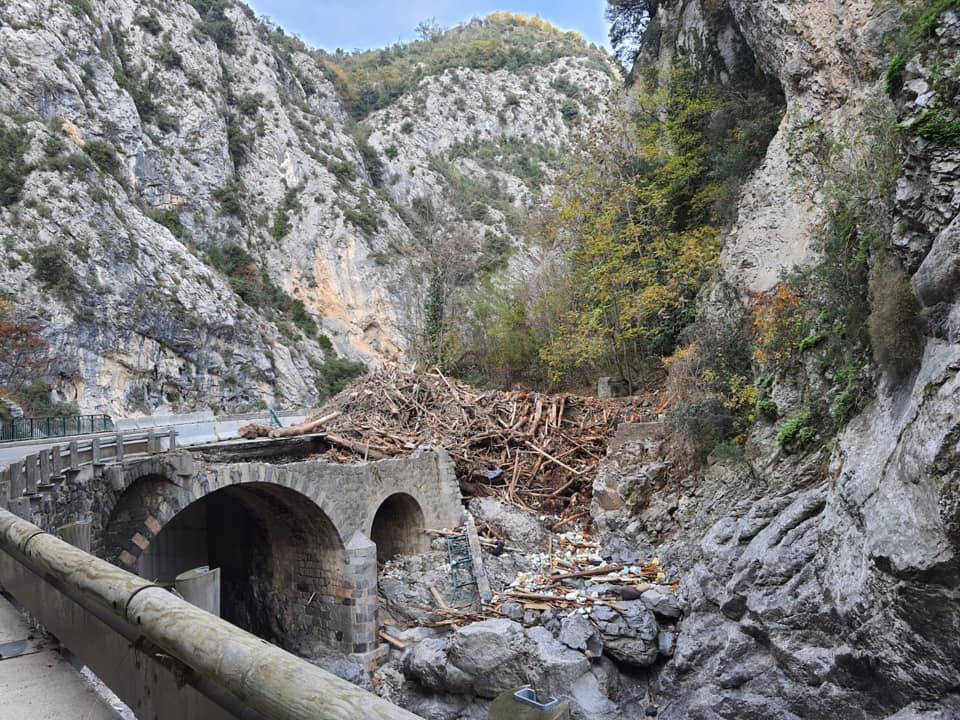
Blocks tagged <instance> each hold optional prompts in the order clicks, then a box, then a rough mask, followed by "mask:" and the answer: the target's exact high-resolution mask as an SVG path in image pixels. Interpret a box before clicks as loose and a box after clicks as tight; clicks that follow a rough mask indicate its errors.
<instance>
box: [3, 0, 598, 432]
mask: <svg viewBox="0 0 960 720" xmlns="http://www.w3.org/2000/svg"><path fill="white" fill-rule="evenodd" d="M475 22H476V23H479V25H480V26H482V25H483V22H482V21H475ZM515 30H516V32H517V33H525V32H526V33H527V34H526V35H525V41H526V42H528V43H531V42H532V43H533V44H537V43H545V44H547V45H549V44H550V43H551V42H553V41H554V37H555V36H556V37H562V34H561V33H559V32H557V31H554V30H552V29H547V28H534V27H530V28H526V27H524V24H523V23H522V22H520V24H519V25H518V26H517V27H516V28H515ZM529 33H541V34H542V35H543V37H542V38H541V37H540V36H539V35H537V36H535V37H533V39H532V40H531V36H530V35H529ZM506 36H507V37H508V40H509V36H508V34H507V35H506ZM564 39H565V41H566V42H565V44H564V45H563V49H561V50H556V51H554V52H552V53H551V54H549V56H545V57H549V60H544V61H543V62H542V63H541V62H540V61H539V60H537V61H536V62H530V63H528V64H526V65H524V66H523V67H522V68H514V69H512V70H506V69H504V70H494V69H471V68H469V67H467V68H462V69H461V68H457V67H447V68H445V69H444V71H443V72H441V73H439V74H437V75H427V76H426V77H423V78H422V79H421V80H420V81H419V83H418V84H416V85H414V86H413V87H412V88H411V89H410V90H409V92H407V93H404V94H401V95H400V96H399V97H397V98H395V99H394V100H393V101H392V103H391V104H389V105H387V106H386V107H384V108H382V109H380V110H379V111H378V112H376V113H374V114H372V115H370V116H369V117H366V118H363V119H362V121H360V122H358V121H357V119H355V118H351V117H349V116H348V113H347V112H346V110H345V109H344V104H343V102H342V101H341V98H340V97H339V96H338V91H337V89H336V88H335V87H334V85H333V84H332V83H331V81H330V80H329V79H328V76H329V75H330V69H329V67H328V66H327V64H326V63H325V62H324V60H323V58H322V57H321V56H320V55H319V54H317V53H313V52H309V51H307V49H306V48H304V47H303V46H302V44H300V43H298V42H295V41H293V40H291V38H289V37H288V36H285V35H284V34H283V33H282V31H277V30H276V29H274V28H272V27H269V26H268V25H266V24H264V23H263V22H261V21H259V20H257V19H256V18H254V17H253V14H252V13H251V12H250V11H249V9H247V8H245V7H244V6H242V5H239V4H236V5H235V4H232V3H229V2H224V3H216V2H214V3H202V2H196V3H193V4H191V3H188V2H173V3H147V4H144V3H134V2H124V1H123V0H75V1H74V2H63V1H50V2H42V1H41V2H38V1H36V0H14V1H13V2H8V3H4V4H3V7H2V8H0V49H2V52H0V126H2V128H3V132H4V137H5V138H8V139H9V140H10V143H9V147H11V149H12V151H11V161H10V170H11V175H12V176H14V179H15V181H16V182H17V183H22V188H21V189H19V190H18V191H17V192H15V193H14V194H13V195H12V196H11V197H10V198H9V199H6V200H5V202H4V203H3V206H0V215H2V221H0V227H2V230H0V243H2V247H3V262H2V263H0V289H2V290H3V292H4V293H5V294H6V295H7V296H8V297H9V298H10V299H12V300H13V301H14V303H15V305H16V307H17V308H18V312H20V313H22V314H26V315H32V316H35V317H38V318H39V319H40V320H41V322H42V324H43V326H44V335H45V337H46V338H47V339H48V341H49V342H50V343H51V351H52V352H51V354H52V355H53V357H54V358H55V366H54V372H53V377H51V380H52V381H53V384H54V386H55V391H56V394H57V396H58V397H60V398H61V399H66V400H72V401H76V402H77V403H78V404H79V405H80V407H81V408H82V409H83V410H84V411H107V412H113V413H119V414H122V413H125V412H130V411H149V410H153V411H158V410H162V411H170V410H177V409H188V408H194V407H207V406H212V407H214V408H236V409H240V408H244V407H251V406H257V405H261V404H263V403H269V404H307V403H311V402H313V401H314V400H315V398H316V396H317V392H318V388H317V379H318V378H319V379H321V380H322V379H323V378H324V377H325V373H327V374H328V371H329V370H330V369H331V367H332V368H333V369H334V370H336V369H338V367H339V366H335V365H331V362H335V361H332V360H331V359H332V358H335V357H336V356H337V355H341V356H345V357H347V358H349V359H352V360H359V361H363V362H365V363H377V362H382V361H387V360H397V359H400V358H402V357H404V352H405V350H406V348H407V345H408V342H409V338H410V337H411V336H412V335H414V334H415V333H416V331H417V324H418V317H417V314H418V312H419V305H418V303H419V297H420V291H419V288H420V286H421V284H422V280H423V278H422V273H421V272H420V271H419V269H420V267H421V265H422V260H423V256H424V253H429V252H431V251H435V250H436V248H437V247H439V246H443V245H444V244H445V243H448V242H450V238H451V237H452V236H454V235H456V236H457V237H459V238H460V241H461V246H466V247H467V250H468V252H470V253H473V255H474V257H475V258H477V261H476V262H477V263H482V262H486V263H488V264H491V265H510V264H511V263H512V264H513V265H514V266H516V267H517V268H522V267H523V264H524V263H529V262H530V261H531V256H530V254H529V251H528V249H527V247H526V245H525V242H524V234H523V231H522V227H521V222H520V219H521V218H523V216H524V215H525V213H526V212H527V210H528V209H529V208H530V207H532V206H535V205H537V204H539V203H540V202H542V198H543V197H544V193H545V190H546V187H547V186H548V185H549V182H550V178H551V177H553V175H554V173H555V172H556V170H557V168H558V167H559V164H560V158H561V157H562V156H563V155H564V154H565V153H566V151H567V149H569V147H570V146H571V143H572V142H573V140H574V139H575V138H576V136H577V135H578V134H579V133H581V132H584V128H585V127H586V125H587V123H586V119H587V118H588V117H589V116H590V114H593V113H601V114H602V113H603V112H604V108H605V107H606V105H605V102H606V101H605V99H604V98H605V95H606V93H607V91H608V90H609V89H610V88H612V87H613V85H614V79H613V78H614V73H613V71H612V70H611V68H610V66H608V65H607V64H606V63H605V61H604V60H603V59H602V55H600V54H599V53H597V52H595V51H592V50H590V49H589V48H588V47H587V46H586V45H584V44H583V43H582V42H581V41H577V40H574V39H571V38H564ZM558 47H559V46H558ZM561 78H562V80H561ZM367 136H369V137H370V142H369V143H367V142H366V139H365V138H366V137H367ZM13 155H17V156H18V157H16V158H14V157H13ZM19 156H22V157H23V160H22V161H21V160H20V159H19ZM510 158H513V161H514V162H511V161H510ZM510 168H514V169H513V170H511V169H510ZM480 190H482V191H483V192H480ZM474 195H476V196H477V197H473V196H474ZM425 208H436V209H437V219H436V221H435V224H436V223H439V222H440V220H443V221H444V227H445V228H446V232H445V233H444V234H443V237H439V236H437V237H434V235H438V233H433V234H431V232H432V231H431V232H428V231H427V230H425V225H427V224H428V223H424V222H423V221H422V218H420V217H419V216H418V213H420V214H423V213H424V212H425ZM452 227H457V228H458V230H459V232H457V233H453V232H451V231H450V228H452ZM428 235H429V237H427V236H428ZM428 240H429V242H428ZM511 257H512V258H513V259H511ZM518 271H519V270H518ZM466 281H469V277H467V280H466ZM322 388H323V383H322V382H321V389H322Z"/></svg>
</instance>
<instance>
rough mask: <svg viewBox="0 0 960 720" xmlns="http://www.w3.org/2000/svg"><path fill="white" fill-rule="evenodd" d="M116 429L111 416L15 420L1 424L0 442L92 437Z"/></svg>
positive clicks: (70, 416) (23, 418)
mask: <svg viewBox="0 0 960 720" xmlns="http://www.w3.org/2000/svg"><path fill="white" fill-rule="evenodd" d="M113 429H114V427H113V418H111V417H110V416H109V415H63V416H60V417H40V418H28V417H21V418H14V419H13V420H11V421H9V422H0V442H10V441H12V440H36V439H42V438H56V437H69V436H70V435H92V434H94V433H102V432H110V431H112V430H113Z"/></svg>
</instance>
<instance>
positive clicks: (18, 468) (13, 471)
mask: <svg viewBox="0 0 960 720" xmlns="http://www.w3.org/2000/svg"><path fill="white" fill-rule="evenodd" d="M8 470H9V471H10V490H9V493H10V499H11V500H15V499H16V498H18V497H20V496H21V495H23V491H24V490H25V489H26V487H27V485H26V478H24V476H23V461H22V460H16V461H14V463H13V465H11V466H10V467H9V468H8Z"/></svg>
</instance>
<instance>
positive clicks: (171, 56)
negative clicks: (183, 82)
mask: <svg viewBox="0 0 960 720" xmlns="http://www.w3.org/2000/svg"><path fill="white" fill-rule="evenodd" d="M154 58H155V59H156V60H157V62H159V63H160V64H161V65H163V66H164V67H167V68H171V69H172V68H181V67H183V56H182V55H181V54H180V53H178V52H177V51H176V50H174V49H173V46H172V45H169V44H167V43H164V44H163V45H161V46H160V47H158V48H157V52H156V54H155V55H154Z"/></svg>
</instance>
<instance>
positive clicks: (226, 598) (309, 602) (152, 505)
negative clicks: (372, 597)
mask: <svg viewBox="0 0 960 720" xmlns="http://www.w3.org/2000/svg"><path fill="white" fill-rule="evenodd" d="M206 490H207V487H206V485H204V486H202V487H201V486H196V485H195V484H189V483H188V484H187V485H186V486H180V485H178V484H176V483H173V482H171V481H169V480H165V479H163V478H160V477H157V476H148V477H146V478H141V479H139V480H137V481H136V482H134V483H133V484H132V485H131V486H130V487H129V488H128V489H127V490H126V491H125V492H124V493H123V495H121V497H120V498H119V500H118V501H117V504H116V506H115V507H114V509H113V512H112V513H111V518H110V521H109V523H108V525H107V529H106V532H105V546H106V554H107V556H108V557H109V558H110V559H111V560H114V561H115V562H117V563H118V564H120V565H121V566H125V567H127V568H128V569H131V570H133V571H135V572H137V573H138V574H140V575H142V576H143V577H146V578H148V579H150V580H155V581H157V582H160V583H163V584H167V583H172V582H173V580H174V578H175V577H176V575H177V574H179V573H181V572H184V571H185V570H189V569H192V568H194V567H198V566H200V565H208V566H210V567H211V568H220V580H221V615H222V616H223V618H224V619H225V620H228V621H230V622H232V623H234V624H235V625H238V626H239V627H242V628H244V629H246V630H249V631H250V632H252V633H254V634H256V635H258V636H260V637H262V638H264V639H267V640H270V641H271V642H275V643H277V644H280V645H281V646H284V647H287V648H289V649H293V650H296V649H301V648H304V647H309V646H312V645H313V644H315V643H316V642H320V643H322V644H323V645H326V646H328V647H335V648H343V649H347V650H348V651H350V649H351V648H352V645H351V643H352V638H351V637H349V635H350V632H349V629H348V628H349V623H348V622H346V620H347V618H346V617H345V616H346V615H347V614H348V613H349V610H350V608H345V607H343V601H342V595H343V585H342V577H341V576H342V574H343V568H344V563H345V554H344V547H343V543H342V541H341V539H340V536H339V533H338V532H337V529H336V527H335V526H334V525H333V523H332V522H331V520H330V519H329V518H328V517H327V516H326V514H325V513H324V512H323V510H321V509H320V508H319V507H318V506H317V505H316V504H315V503H314V502H313V501H312V500H310V499H309V498H307V497H306V496H304V495H302V494H300V493H299V492H297V491H295V490H292V489H291V488H288V487H285V486H282V485H276V484H270V483H259V482H248V483H242V484H235V485H226V486H224V487H218V488H211V489H210V490H209V492H206Z"/></svg>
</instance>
